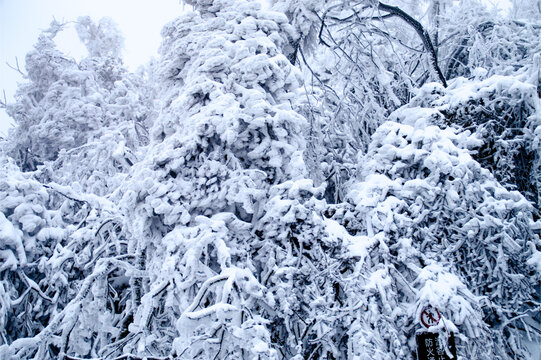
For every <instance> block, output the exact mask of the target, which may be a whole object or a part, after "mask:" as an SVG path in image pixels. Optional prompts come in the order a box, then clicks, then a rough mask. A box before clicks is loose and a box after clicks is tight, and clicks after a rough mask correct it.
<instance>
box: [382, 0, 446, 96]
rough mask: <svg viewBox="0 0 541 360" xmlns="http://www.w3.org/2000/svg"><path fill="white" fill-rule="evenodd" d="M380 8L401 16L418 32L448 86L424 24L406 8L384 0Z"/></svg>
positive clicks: (390, 13)
mask: <svg viewBox="0 0 541 360" xmlns="http://www.w3.org/2000/svg"><path fill="white" fill-rule="evenodd" d="M378 9H379V10H381V11H385V12H387V13H388V15H393V16H397V17H399V18H401V19H402V20H404V21H405V22H407V23H408V24H409V25H411V27H413V29H414V30H415V31H416V32H417V34H418V35H419V37H420V38H421V40H422V41H423V45H424V47H425V49H426V51H428V53H429V55H430V62H431V63H432V67H433V68H434V71H435V72H436V74H437V75H438V78H439V79H440V81H441V83H442V84H443V86H444V87H447V81H446V80H445V77H444V76H443V73H442V72H441V69H440V67H439V65H438V56H437V54H436V50H435V49H434V45H432V41H431V40H430V36H429V35H428V32H427V31H426V30H425V29H424V28H423V25H421V23H420V22H418V21H417V20H415V19H414V18H412V17H411V16H410V15H408V14H407V13H406V12H404V10H402V9H400V8H398V7H396V6H391V5H386V4H383V3H382V2H378Z"/></svg>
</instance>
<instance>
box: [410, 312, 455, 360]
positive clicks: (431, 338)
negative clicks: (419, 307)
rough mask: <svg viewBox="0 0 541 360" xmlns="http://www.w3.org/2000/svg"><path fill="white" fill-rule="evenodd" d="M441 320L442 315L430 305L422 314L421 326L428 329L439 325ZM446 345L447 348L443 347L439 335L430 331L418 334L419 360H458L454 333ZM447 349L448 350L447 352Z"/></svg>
mask: <svg viewBox="0 0 541 360" xmlns="http://www.w3.org/2000/svg"><path fill="white" fill-rule="evenodd" d="M440 320H441V314H440V312H439V311H438V309H436V308H435V307H433V306H430V305H428V306H426V307H425V308H424V309H423V311H422V312H421V324H423V326H424V327H426V328H427V329H428V328H430V327H432V326H436V325H438V324H439V322H440ZM446 343H447V346H446V347H444V346H442V344H441V343H440V340H439V335H438V333H435V332H428V331H422V332H420V333H418V334H417V358H418V360H456V358H457V357H456V346H455V336H454V334H453V333H451V335H450V336H449V338H448V339H447V341H446ZM445 348H447V351H446V349H445Z"/></svg>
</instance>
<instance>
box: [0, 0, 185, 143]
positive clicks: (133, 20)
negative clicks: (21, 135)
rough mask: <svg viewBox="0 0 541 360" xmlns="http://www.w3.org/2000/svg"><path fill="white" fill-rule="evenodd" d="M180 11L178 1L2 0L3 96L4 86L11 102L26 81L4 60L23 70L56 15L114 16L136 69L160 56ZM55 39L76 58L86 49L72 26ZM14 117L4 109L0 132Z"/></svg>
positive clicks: (129, 61)
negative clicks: (165, 32)
mask: <svg viewBox="0 0 541 360" xmlns="http://www.w3.org/2000/svg"><path fill="white" fill-rule="evenodd" d="M181 12H182V5H181V4H180V1H179V0H152V1H151V0H0V96H1V98H2V100H3V98H4V96H3V94H2V90H3V91H5V92H6V97H7V100H8V102H11V101H13V94H14V93H15V90H16V89H17V82H21V81H23V79H22V76H20V75H19V74H18V73H17V72H16V71H14V70H12V69H10V68H9V67H8V66H7V65H6V62H7V63H9V64H10V65H15V58H18V60H19V65H20V67H21V69H22V70H23V71H24V58H25V55H26V53H27V52H28V51H30V50H31V49H32V46H33V45H34V44H35V42H36V40H37V38H38V35H39V33H40V32H41V30H43V29H47V28H48V26H49V23H50V22H51V21H52V20H53V18H55V19H56V20H58V21H60V22H62V21H66V22H68V21H74V20H76V19H77V17H79V16H85V15H88V16H90V17H92V19H93V20H94V21H97V20H99V19H101V18H102V17H104V16H108V17H110V18H112V19H113V21H114V22H116V23H117V25H118V27H119V29H120V31H121V32H122V34H123V35H124V37H125V42H124V53H123V55H124V56H123V59H124V63H125V64H126V65H127V66H128V68H129V69H131V70H135V69H136V68H137V67H138V66H139V65H142V64H144V63H146V62H147V61H148V60H149V59H150V57H152V56H156V54H157V50H158V47H159V45H160V42H161V36H160V31H161V29H162V27H163V25H165V24H166V23H167V22H169V21H171V20H173V19H174V18H175V17H177V16H178V15H179V14H180V13H181ZM56 43H57V45H58V47H59V48H60V50H62V51H63V52H64V53H66V54H68V55H70V56H72V57H74V58H76V59H80V58H81V57H82V56H83V55H84V54H85V53H86V49H85V48H84V46H83V45H82V44H80V42H79V40H78V37H77V34H76V32H75V30H74V29H73V26H72V25H70V26H68V30H65V31H63V32H62V33H60V34H59V35H58V36H57V38H56ZM10 122H11V119H10V118H9V117H8V116H7V114H6V113H5V111H4V110H3V109H0V136H5V135H6V134H7V128H8V127H9V124H10Z"/></svg>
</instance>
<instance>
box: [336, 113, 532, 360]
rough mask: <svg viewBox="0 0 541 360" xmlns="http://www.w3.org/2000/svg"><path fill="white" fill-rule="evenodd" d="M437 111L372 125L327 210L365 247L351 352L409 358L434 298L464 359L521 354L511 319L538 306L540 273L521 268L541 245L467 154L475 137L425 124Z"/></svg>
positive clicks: (521, 203) (512, 198) (517, 207)
mask: <svg viewBox="0 0 541 360" xmlns="http://www.w3.org/2000/svg"><path fill="white" fill-rule="evenodd" d="M438 116H441V115H438V113H437V111H436V110H431V109H419V108H411V109H402V110H399V111H397V112H396V113H395V114H394V117H395V118H397V119H400V120H401V121H402V122H403V123H397V122H393V121H389V122H387V123H385V124H383V125H382V126H380V128H379V129H378V130H377V131H376V133H375V134H374V138H373V141H372V143H371V144H370V148H369V151H368V153H367V154H366V156H365V157H363V158H362V159H360V161H361V164H362V165H361V171H360V174H359V181H357V182H354V183H352V184H351V186H350V191H349V195H348V202H349V204H350V205H349V206H345V207H343V206H338V207H337V209H336V212H335V213H334V214H333V217H334V218H335V219H337V220H338V221H339V222H341V223H342V224H345V226H346V228H348V230H349V231H350V232H353V233H355V234H356V235H362V236H366V237H367V238H368V239H369V240H370V241H371V242H372V248H370V249H369V252H368V255H363V256H364V257H365V258H367V259H369V260H365V261H364V265H360V266H362V268H361V270H360V271H359V274H362V276H363V278H364V279H365V280H364V281H363V282H361V293H364V294H365V295H364V296H365V297H366V298H365V299H363V301H361V303H362V304H363V306H365V307H366V308H367V310H368V312H366V313H364V314H362V315H361V317H360V319H359V320H358V321H357V324H356V326H355V327H353V329H352V332H353V334H352V336H354V337H357V338H358V339H359V342H357V343H358V344H361V345H358V347H357V349H358V354H362V353H363V351H366V350H367V349H372V350H371V351H376V350H374V349H378V350H377V351H379V352H380V353H381V354H382V355H381V356H382V358H384V357H383V356H384V354H393V355H385V356H390V357H389V358H396V357H404V356H406V354H408V353H412V351H413V346H414V344H413V343H412V342H411V341H412V340H411V339H413V338H414V336H413V334H414V331H415V325H416V324H417V323H418V320H417V319H418V318H419V317H418V315H419V313H420V311H421V309H422V307H424V306H426V305H428V304H431V305H433V306H436V307H437V308H438V309H439V310H440V312H441V313H442V315H443V316H444V318H445V319H447V321H448V322H446V326H447V327H448V329H452V328H453V325H454V326H456V327H457V328H458V330H459V331H460V333H461V334H463V335H465V336H466V337H465V338H463V339H462V340H463V341H461V342H459V344H458V345H459V353H460V354H462V356H466V357H467V358H477V359H495V358H502V359H507V358H515V357H518V358H527V357H526V356H527V355H526V353H524V350H523V348H522V347H521V346H520V345H518V344H517V343H519V342H520V331H519V330H518V329H519V328H523V326H524V327H526V328H528V327H529V325H528V324H526V323H524V324H523V323H521V320H520V319H521V318H522V317H523V316H525V315H528V314H531V313H534V312H535V311H539V309H538V307H537V305H535V304H536V303H538V301H539V299H538V298H537V297H538V296H539V294H536V286H538V284H539V279H540V277H539V276H540V275H541V274H539V273H538V272H536V271H535V270H534V269H533V268H532V267H530V266H529V265H527V263H528V261H529V260H530V259H531V258H532V257H533V256H535V254H536V253H537V251H538V249H539V247H540V246H541V242H540V240H539V236H538V235H537V234H535V233H534V232H533V230H532V229H533V228H534V223H533V219H532V212H533V211H534V209H533V207H532V205H531V204H530V203H529V202H528V201H527V200H526V199H525V198H524V197H523V196H522V195H521V194H520V193H518V192H517V191H508V190H506V189H505V188H503V187H502V186H501V185H500V184H499V183H498V182H497V180H496V179H495V178H494V177H493V176H492V175H491V174H490V172H489V171H488V170H486V169H484V168H482V167H481V166H480V165H479V163H478V162H476V161H475V160H474V159H473V158H472V157H471V156H470V154H469V151H468V148H471V147H474V146H478V145H479V140H478V139H477V138H476V137H474V136H472V135H470V133H469V132H456V131H453V130H452V129H450V128H448V129H446V130H441V129H440V128H438V127H437V126H434V125H432V124H431V120H428V119H431V118H433V117H438ZM374 328H375V329H381V332H380V333H377V332H376V333H374V332H371V330H370V329H374ZM533 333H535V331H533ZM389 336H390V338H389ZM382 338H383V339H386V341H383V342H382V341H381V339H382ZM489 339H492V340H489ZM362 344H364V345H362ZM358 356H361V355H358ZM360 358H362V357H360Z"/></svg>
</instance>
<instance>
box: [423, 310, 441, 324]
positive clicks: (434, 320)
mask: <svg viewBox="0 0 541 360" xmlns="http://www.w3.org/2000/svg"><path fill="white" fill-rule="evenodd" d="M440 319H441V315H440V312H439V311H438V309H436V308H435V307H433V306H432V305H428V306H425V308H424V309H423V311H421V324H423V325H424V326H425V327H427V328H429V327H431V326H436V325H438V324H439V322H440Z"/></svg>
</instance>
